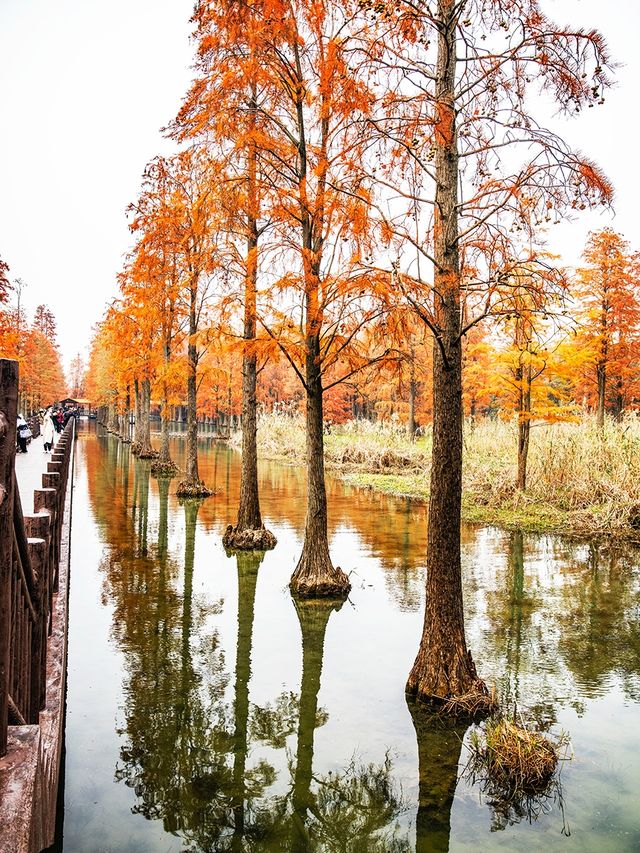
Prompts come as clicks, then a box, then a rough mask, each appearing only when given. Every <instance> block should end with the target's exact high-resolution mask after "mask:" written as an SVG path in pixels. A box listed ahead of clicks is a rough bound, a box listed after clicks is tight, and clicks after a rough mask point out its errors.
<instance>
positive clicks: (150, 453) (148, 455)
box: [131, 442, 160, 459]
mask: <svg viewBox="0 0 640 853" xmlns="http://www.w3.org/2000/svg"><path fill="white" fill-rule="evenodd" d="M131 452H132V453H133V455H134V456H137V457H138V459H157V458H158V456H160V454H159V453H158V451H157V450H154V449H153V447H142V445H141V444H138V443H137V442H133V443H132V445H131Z"/></svg>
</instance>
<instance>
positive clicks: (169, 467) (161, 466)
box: [151, 459, 180, 477]
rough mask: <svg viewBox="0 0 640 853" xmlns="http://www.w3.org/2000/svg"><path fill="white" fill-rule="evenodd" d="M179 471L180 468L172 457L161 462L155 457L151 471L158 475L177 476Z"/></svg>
mask: <svg viewBox="0 0 640 853" xmlns="http://www.w3.org/2000/svg"><path fill="white" fill-rule="evenodd" d="M179 471H180V469H179V468H178V466H177V465H176V463H175V462H173V461H172V460H171V459H170V460H169V461H168V462H160V460H159V459H154V461H153V462H152V463H151V473H152V474H154V475H155V476H156V477H175V475H176V474H177V473H178V472H179Z"/></svg>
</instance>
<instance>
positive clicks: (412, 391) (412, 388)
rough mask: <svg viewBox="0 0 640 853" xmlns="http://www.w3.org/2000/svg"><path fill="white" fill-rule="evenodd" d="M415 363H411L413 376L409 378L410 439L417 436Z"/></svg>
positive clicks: (408, 433)
mask: <svg viewBox="0 0 640 853" xmlns="http://www.w3.org/2000/svg"><path fill="white" fill-rule="evenodd" d="M413 374H414V367H413V363H412V364H411V378H410V379H409V418H408V420H407V435H408V436H409V441H414V440H415V437H416V379H415V376H414V375H413Z"/></svg>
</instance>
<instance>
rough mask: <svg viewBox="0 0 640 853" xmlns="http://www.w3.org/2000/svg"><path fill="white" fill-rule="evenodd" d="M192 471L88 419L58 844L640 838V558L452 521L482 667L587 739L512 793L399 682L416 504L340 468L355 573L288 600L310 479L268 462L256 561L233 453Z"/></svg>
mask: <svg viewBox="0 0 640 853" xmlns="http://www.w3.org/2000/svg"><path fill="white" fill-rule="evenodd" d="M184 449H185V448H184V442H183V439H182V438H181V437H176V438H175V439H174V440H173V453H174V455H175V457H176V459H177V460H178V461H180V459H181V457H182V455H183V454H184ZM201 475H202V476H203V479H204V480H205V482H206V483H207V484H208V485H209V486H210V487H211V486H214V487H215V488H216V490H217V494H216V496H215V497H211V498H209V499H208V500H206V501H204V502H203V503H202V504H200V505H198V504H194V503H187V504H186V505H184V506H183V505H181V504H180V503H179V502H178V500H177V499H176V497H175V496H174V494H173V492H174V490H175V485H174V486H173V487H172V485H170V484H169V482H168V481H158V480H156V479H155V478H154V477H151V476H150V474H149V463H148V462H142V461H138V460H136V459H134V458H133V457H132V456H131V454H130V449H129V447H128V446H126V445H123V444H121V443H120V442H119V441H118V440H117V439H116V438H114V437H113V436H109V435H106V434H103V433H101V432H100V430H99V428H98V431H96V430H95V429H94V428H93V427H92V428H91V429H90V428H88V427H85V431H84V432H83V431H81V432H80V434H79V438H78V443H77V458H76V474H75V486H74V505H73V542H72V569H71V571H72V575H71V601H70V636H69V674H68V697H67V728H66V760H65V776H64V822H63V829H62V831H61V840H60V841H59V842H58V845H57V847H56V849H57V850H64V851H65V853H76V851H81V852H82V853H86V851H91V853H100V851H110V852H111V851H113V853H115V851H136V853H138V851H140V853H143V851H149V852H150V853H151V851H153V853H156V851H193V853H195V851H225V850H233V851H328V853H333V851H336V853H338V852H340V853H351V851H354V853H355V851H362V853H364V851H367V852H368V851H374V853H375V851H398V853H399V851H414V850H415V851H421V853H423V852H424V853H426V851H446V850H456V851H458V850H464V851H466V850H468V851H478V850H481V851H482V850H494V849H500V850H514V851H516V850H517V851H521V850H522V851H524V850H526V851H528V850H538V849H547V850H548V849H552V850H566V851H631V850H640V807H639V803H640V800H639V796H638V792H639V791H640V760H639V756H640V568H639V567H640V555H639V554H638V552H636V551H631V550H629V549H621V550H612V549H610V548H607V547H605V546H598V545H584V544H580V545H576V544H572V543H570V542H567V541H563V540H562V539H559V538H554V537H539V536H535V537H534V536H522V535H521V534H517V533H509V532H504V531H501V530H498V529H494V528H475V527H473V528H472V527H467V528H465V529H464V530H463V560H464V584H465V612H466V619H467V632H468V639H469V644H470V647H471V649H472V650H473V654H474V657H475V660H476V663H477V666H478V670H479V672H480V673H481V674H482V675H483V677H484V678H485V680H486V681H487V682H488V683H490V684H495V686H496V690H497V691H498V694H499V695H500V697H502V698H503V699H505V700H507V701H510V702H517V704H518V706H520V707H522V708H527V709H530V710H531V712H532V713H533V714H534V715H535V717H536V718H537V719H538V720H539V721H542V722H543V724H544V725H545V726H546V727H548V728H549V730H550V731H551V732H552V733H555V734H558V733H559V732H560V731H563V730H564V731H566V732H568V734H569V735H570V737H571V742H572V746H573V753H574V755H573V759H572V760H571V761H568V762H566V763H564V764H563V769H562V773H561V789H556V790H555V791H554V792H552V794H551V795H550V796H549V797H547V798H545V799H544V800H542V801H540V802H534V803H530V804H529V807H528V808H525V809H522V810H518V809H514V808H508V807H504V806H503V805H501V804H500V803H499V802H495V801H493V800H492V797H491V795H490V794H489V793H488V792H486V791H483V790H482V787H481V785H480V784H478V783H475V784H474V783H472V781H471V780H470V779H468V778H467V777H466V776H465V775H464V774H463V769H464V766H465V764H466V760H467V748H466V745H465V743H466V742H468V738H469V735H470V730H468V729H466V727H457V728H448V729H447V728H443V727H442V726H438V725H436V724H434V723H433V722H432V721H431V722H430V721H429V720H428V719H427V718H425V717H424V715H423V714H421V713H417V712H416V711H415V710H414V709H412V708H410V707H408V705H407V703H406V701H405V698H404V692H403V689H404V682H405V678H406V675H407V673H408V671H409V668H410V666H411V663H412V662H413V658H414V656H415V652H416V649H417V643H418V639H419V636H420V628H421V620H422V607H423V594H424V593H423V589H424V555H425V546H426V541H425V531H426V521H425V508H424V506H423V505H422V504H420V503H418V502H415V501H410V500H406V499H393V498H389V497H387V496H382V495H378V494H375V493H373V492H369V491H362V490H356V489H352V488H350V487H348V486H346V485H345V484H343V483H341V482H339V481H335V480H333V481H330V482H329V484H328V489H329V512H330V533H331V552H332V555H333V558H334V562H336V563H337V564H339V565H341V566H342V568H343V569H344V570H345V571H347V572H350V573H351V582H352V585H353V589H352V592H351V595H350V597H349V600H348V601H347V602H346V603H345V604H344V605H342V607H340V608H335V607H332V606H331V605H327V604H317V603H316V604H313V603H302V604H299V603H298V604H297V603H294V601H293V600H292V598H291V596H290V594H289V591H288V588H287V582H288V579H289V577H290V575H291V572H292V570H293V568H294V566H295V563H296V560H297V557H298V555H299V553H300V548H301V535H302V529H303V524H304V509H305V501H304V473H303V472H302V471H300V470H298V469H295V468H287V467H283V466H280V465H275V464H270V463H264V464H262V465H261V467H260V488H261V500H262V508H263V514H264V516H265V520H266V522H267V526H268V527H269V528H270V529H271V530H272V531H273V532H274V533H275V534H276V536H277V538H278V546H277V548H276V549H275V550H274V551H272V552H270V553H268V554H266V555H265V556H264V558H262V557H256V556H246V555H245V556H238V557H236V556H231V557H228V556H227V555H226V554H225V552H224V549H223V547H222V544H221V535H222V533H223V531H224V529H225V527H226V525H227V524H228V523H229V522H232V521H233V520H234V517H235V508H236V506H237V500H238V491H239V457H238V456H237V454H235V453H233V452H232V451H229V450H228V449H227V448H226V447H225V446H224V445H222V444H219V443H216V442H215V441H214V440H213V439H212V438H207V437H203V438H202V439H201ZM174 484H175V481H174Z"/></svg>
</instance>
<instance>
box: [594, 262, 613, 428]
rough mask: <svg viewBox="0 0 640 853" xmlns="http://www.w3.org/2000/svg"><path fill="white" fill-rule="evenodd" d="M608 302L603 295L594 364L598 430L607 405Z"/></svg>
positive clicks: (602, 425) (607, 287)
mask: <svg viewBox="0 0 640 853" xmlns="http://www.w3.org/2000/svg"><path fill="white" fill-rule="evenodd" d="M603 286H604V290H605V294H606V292H607V291H608V289H609V284H608V273H605V281H604V285H603ZM609 308H610V305H609V300H608V297H607V296H606V295H605V296H604V298H603V300H602V305H601V308H600V336H601V339H600V355H599V358H598V361H597V363H596V381H597V384H598V408H597V413H596V423H597V425H598V427H599V429H603V428H604V413H605V408H606V403H607V363H608V360H609V358H608V356H609V329H608V316H609Z"/></svg>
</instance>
